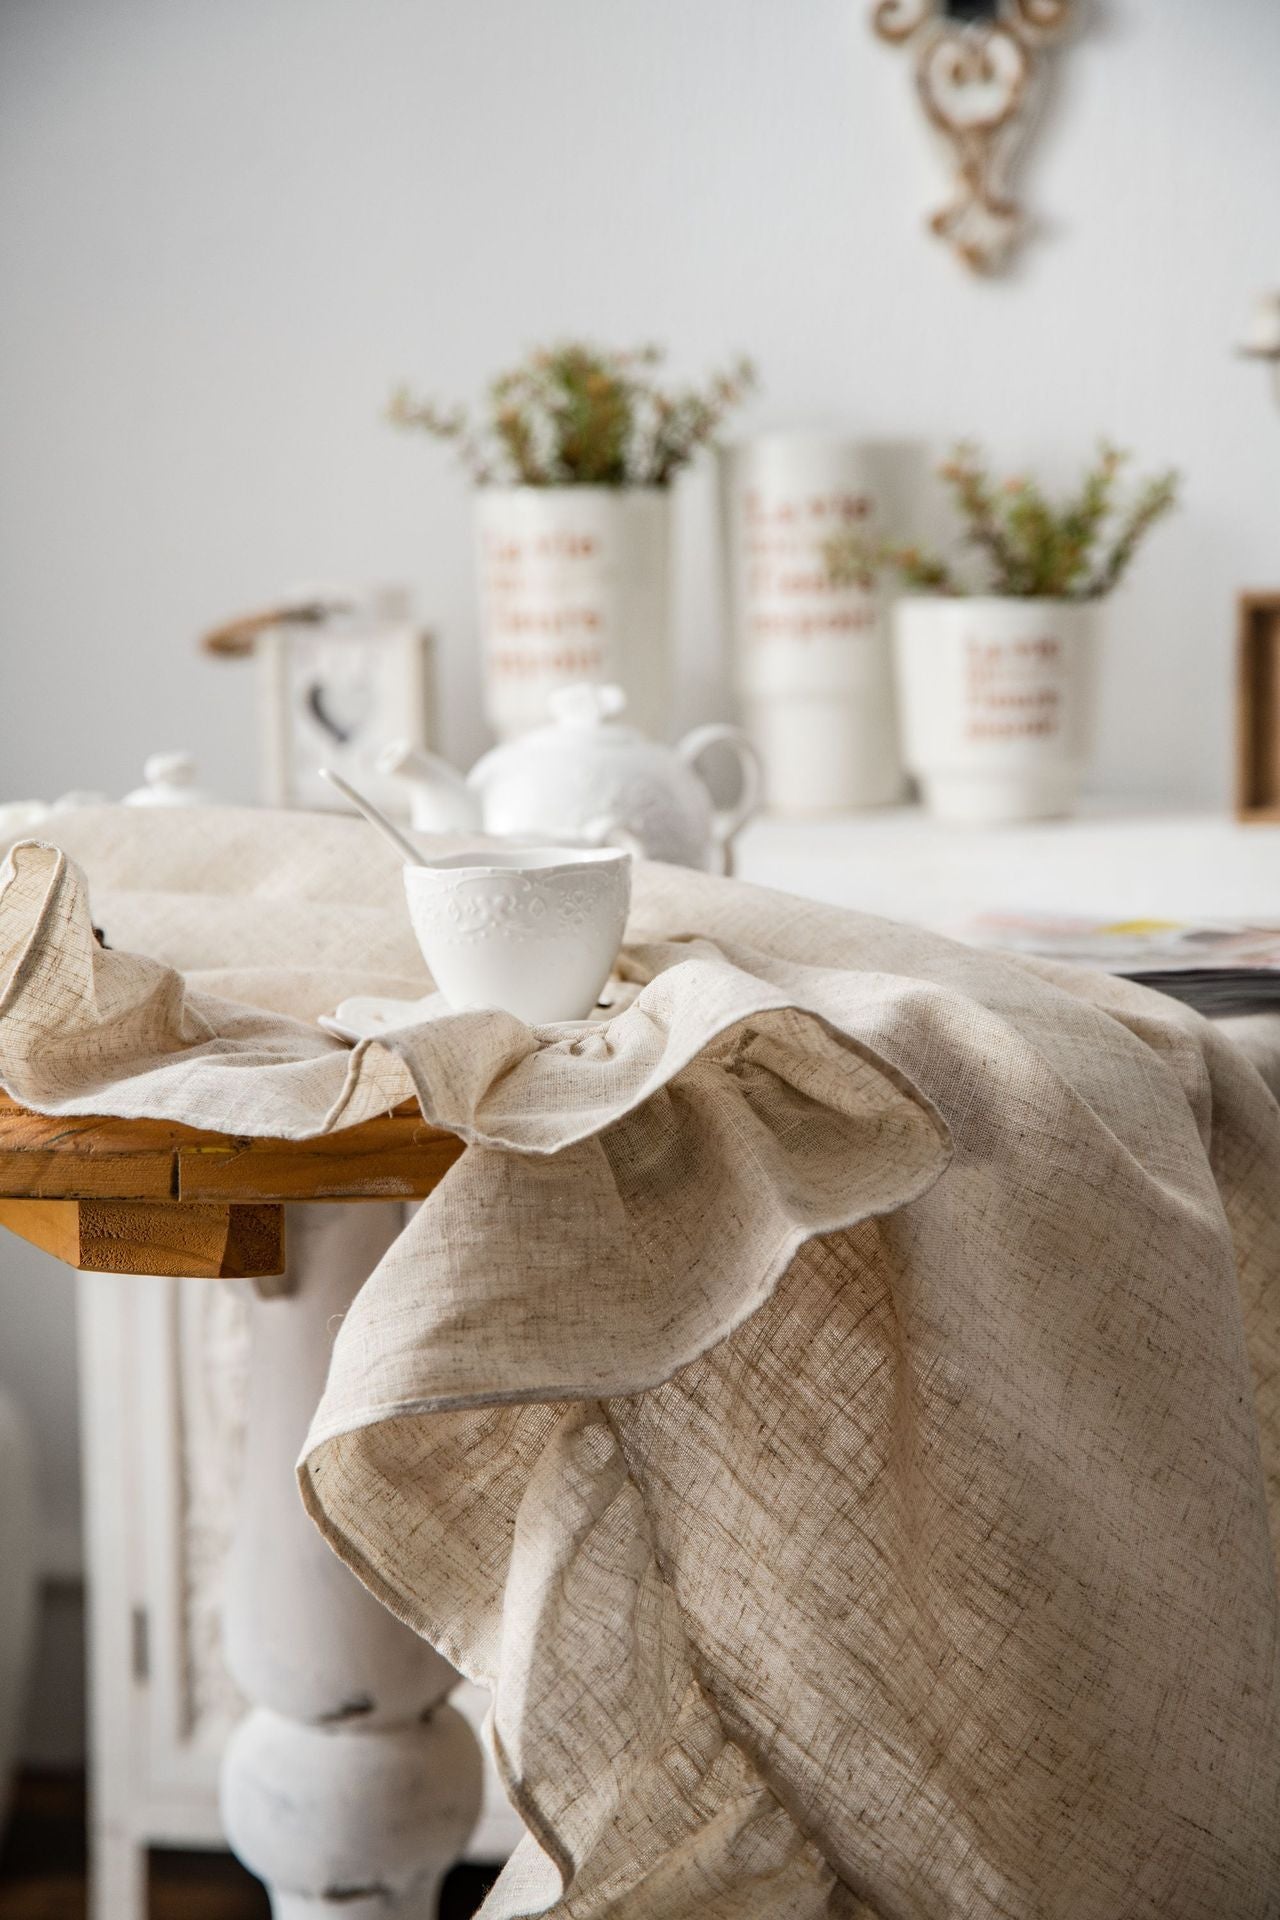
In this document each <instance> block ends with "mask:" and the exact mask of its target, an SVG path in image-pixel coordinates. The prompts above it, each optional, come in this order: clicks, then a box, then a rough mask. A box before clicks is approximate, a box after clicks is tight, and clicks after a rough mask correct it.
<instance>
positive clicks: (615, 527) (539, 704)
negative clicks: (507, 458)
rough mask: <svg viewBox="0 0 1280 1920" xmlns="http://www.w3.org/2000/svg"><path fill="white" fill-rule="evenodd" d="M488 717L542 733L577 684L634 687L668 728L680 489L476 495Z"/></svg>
mask: <svg viewBox="0 0 1280 1920" xmlns="http://www.w3.org/2000/svg"><path fill="white" fill-rule="evenodd" d="M476 526H477V535H478V548H479V552H478V559H479V573H480V616H481V638H482V644H483V653H484V707H485V714H486V717H487V718H488V720H489V722H490V724H491V725H492V726H493V728H494V730H495V732H496V733H497V734H498V735H499V737H500V738H501V739H509V738H510V737H511V736H512V735H513V734H518V733H523V732H524V731H525V730H526V729H527V728H529V727H536V726H542V725H543V724H544V723H545V722H546V721H547V720H548V719H549V717H550V716H549V711H548V707H547V701H548V699H549V697H550V695H551V694H552V693H554V692H555V691H556V689H557V688H559V687H566V686H571V685H573V683H574V682H575V681H581V680H591V681H596V682H600V681H609V682H613V683H615V684H617V685H619V686H621V687H623V688H624V689H625V691H626V695H627V707H628V713H629V717H630V719H631V720H632V721H633V722H634V723H635V725H636V726H638V727H639V728H641V730H642V731H643V732H645V733H649V734H653V735H655V736H657V737H659V738H662V737H664V736H666V735H667V734H669V732H670V729H671V701H670V654H671V639H670V626H671V620H670V598H671V595H670V579H671V494H670V490H669V489H668V488H665V487H484V488H482V489H481V491H480V492H479V494H478V495H477V497H476Z"/></svg>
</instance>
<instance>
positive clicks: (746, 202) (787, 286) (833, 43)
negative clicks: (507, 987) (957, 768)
mask: <svg viewBox="0 0 1280 1920" xmlns="http://www.w3.org/2000/svg"><path fill="white" fill-rule="evenodd" d="M869 11H870V0H607V4H606V0H25V4H24V3H23V0H9V4H7V5H3V6H0V274H2V275H3V284H2V287H0V421H2V422H3V426H2V428H0V648H2V652H0V797H6V798H7V797H13V796H15V795H19V794H26V793H44V794H49V793H53V792H56V791H58V790H60V789H61V788H64V787H66V786H70V785H79V786H85V785H94V786H101V787H104V788H106V789H108V790H111V791H115V792H118V791H120V790H122V789H123V788H124V787H125V786H127V785H129V784H132V783H133V781H134V779H135V778H136V775H137V770H138V766H139V763H140V761H141V759H142V757H143V755H144V754H145V753H147V752H148V751H149V750H151V749H152V748H154V747H157V746H161V745H184V744H186V745H191V746H193V747H195V748H196V749H197V750H198V751H199V753H200V755H201V757H202V760H203V763H204V769H205V773H206V775H207V778H208V780H209V782H210V784H212V785H214V786H216V787H217V788H219V789H220V790H221V791H222V792H224V793H226V794H227V795H230V796H248V795H249V794H251V793H252V791H253V783H254V774H253V740H252V729H251V726H250V724H249V722H248V716H247V701H248V692H249V689H248V685H247V680H246V677H244V676H243V675H242V674H241V672H240V671H238V670H237V669H235V668H232V667H227V666H221V667H219V666H214V665H211V664H209V663H206V662H203V661H201V660H200V659H199V658H198V657H197V656H196V654H195V652H194V647H193V639H194V636H195V634H196V633H197V632H198V631H199V629H200V628H201V627H202V626H203V625H204V624H206V623H208V622H209V621H211V620H213V619H215V618H217V617H219V616H221V615H224V614H227V613H229V612H231V611H234V610H235V609H237V608H239V607H241V606H243V605H248V604H252V603H253V602H255V601H256V600H258V599H260V598H262V597H264V596H269V595H271V594H272V593H273V592H275V591H276V590H277V588H279V587H281V586H282V585H284V584H286V583H289V582H291V581H293V580H295V579H298V578H300V577H316V576H321V577H324V576H328V577H337V578H351V577H356V578H361V577H364V578H376V577H391V578H396V577H403V578H407V579H410V580H412V581H413V582H414V583H415V585H416V587H417V589H418V591H419V594H420V603H421V606H422V608H423V609H424V611H425V612H426V613H427V614H429V616H430V617H431V618H432V619H433V620H434V621H436V622H437V623H438V626H439V629H440V631H441V633H442V634H443V636H444V641H445V657H444V680H445V687H444V692H445V711H446V719H447V724H448V731H449V734H450V736H451V739H452V742H453V744H454V745H455V747H456V749H457V750H458V751H459V752H461V753H470V752H471V751H472V750H474V749H475V748H477V747H478V746H479V745H480V743H481V732H480V726H479V720H478V713H477V700H476V673H475V664H474V654H473V628H474V613H473V605H472V595H471V582H470V569H469V537H468V519H467V505H466V500H465V495H464V491H463V487H462V484H461V482H460V481H459V480H458V478H457V477H456V476H455V474H454V473H453V472H452V471H451V470H450V468H449V466H448V463H447V461H446V459H445V457H444V456H443V455H442V454H441V453H440V452H438V451H437V450H436V449H434V448H432V447H429V446H427V445H426V444H421V443H418V442H415V441H412V440H408V439H404V438H401V437H397V436H396V435H394V434H392V433H391V432H390V430H388V429H387V428H385V427H384V426H383V425H382V424H381V423H380V420H379V411H380V408H381V405H382V403H383V401H384V398H385V395H386V392H387V390H388V387H389V385H390V383H391V382H392V381H393V380H394V379H396V378H397V377H400V376H412V377H414V378H416V379H417V380H419V381H421V382H423V383H424V384H426V385H427V386H428V387H430V388H432V389H434V390H435V391H437V392H438V393H439V394H440V395H442V396H446V397H452V396H465V395H468V394H470V393H472V392H474V391H475V390H476V389H477V387H478V386H479V384H480V382H481V381H482V380H483V379H484V378H485V376H486V375H487V374H488V373H489V372H490V371H491V370H492V369H494V368H495V367H496V366H498V365H499V364H501V363H502V362H503V361H504V360H506V359H508V358H509V357H511V356H512V355H514V354H515V353H517V352H518V351H519V350H520V349H521V348H522V347H524V346H525V345H527V344H529V343H531V342H533V341H536V340H538V339H539V338H542V337H548V336H554V335H557V334H560V333H563V332H566V331H569V330H574V331H583V332H586V333H589V334H592V335H596V336H599V337H601V338H602V339H606V340H615V341H618V342H629V341H636V340H641V339H648V338H658V339H662V340H666V341H668V342H670V343H671V345H672V347H673V349H674V350H675V353H676V357H677V360H678V363H679V365H680V367H681V369H682V370H685V371H689V372H693V371H696V370H698V369H699V368H701V367H703V366H706V365H709V364H711V363H714V362H716V361H718V360H720V359H722V358H723V357H724V356H725V355H726V353H728V352H729V351H730V350H733V349H737V348H745V349H749V350H750V351H751V352H752V353H753V354H754V355H755V357H756V358H757V360H758V362H759V364H760V367H761V370H762V374H763V377H764V381H765V390H764V393H763V395H762V398H761V400H760V402H759V404H758V406H757V407H756V408H755V410H754V416H753V417H754V419H755V420H756V421H757V422H759V423H760V424H771V425H777V424H784V423H800V422H803V423H820V422H830V423H834V424H842V425H846V426H848V427H849V428H850V429H852V430H855V431H857V432H859V433H865V434H869V435H875V436H889V437H901V436H907V437H923V438H927V439H928V440H929V441H930V442H935V443H938V444H939V445H940V444H942V443H944V442H945V441H946V440H947V439H948V438H949V437H951V436H953V435H956V434H958V433H960V432H966V431H972V432H976V433H978V434H980V435H982V436H983V437H984V438H985V439H986V440H987V441H988V442H989V443H990V445H991V447H992V448H993V450H994V451H995V453H996V454H997V455H998V457H999V458H1000V459H1001V460H1002V461H1008V462H1011V463H1015V462H1016V463H1019V464H1021V463H1025V462H1031V461H1042V462H1044V463H1045V464H1046V465H1047V466H1048V467H1049V469H1050V470H1051V471H1053V472H1059V471H1066V470H1068V469H1070V467H1071V466H1072V465H1073V464H1075V463H1077V462H1078V461H1079V460H1080V459H1081V458H1082V457H1083V456H1084V455H1085V453H1086V452H1087V451H1088V450H1089V448H1090V446H1091V443H1092V440H1093V437H1094V435H1095V434H1096V433H1097V432H1098V431H1100V430H1105V431H1107V432H1109V433H1110V434H1111V435H1113V436H1115V437H1116V438H1118V439H1119V440H1120V441H1121V442H1123V443H1125V444H1129V445H1132V446H1133V447H1135V448H1136V449H1138V450H1139V451H1140V452H1141V454H1142V455H1143V456H1144V458H1145V459H1146V460H1147V461H1148V462H1151V463H1157V462H1163V461H1166V460H1172V461H1175V462H1177V463H1178V464H1179V465H1180V466H1181V467H1182V468H1183V469H1184V470H1185V473H1186V476H1187V491H1186V506H1185V510H1184V512H1183V513H1182V514H1181V516H1180V518H1179V520H1178V522H1177V524H1176V527H1171V528H1170V529H1168V530H1166V531H1165V532H1163V533H1162V534H1161V535H1160V536H1159V538H1158V543H1156V544H1153V547H1152V549H1151V551H1150V552H1149V553H1148V554H1147V555H1146V556H1145V558H1144V560H1143V562H1142V563H1141V565H1140V568H1139V571H1138V573H1137V575H1136V577H1135V581H1134V585H1133V587H1132V590H1131V591H1130V592H1128V593H1126V594H1125V595H1124V596H1123V597H1122V598H1121V599H1120V600H1119V601H1118V602H1117V603H1116V604H1115V606H1114V608H1113V611H1112V615H1111V618H1110V623H1109V624H1110V631H1109V635H1108V656H1107V678H1106V702H1105V721H1104V728H1103V743H1102V752H1101V756H1100V762H1099V767H1098V782H1099V784H1101V785H1103V786H1105V787H1106V788H1108V789H1110V790H1112V791H1116V790H1132V791H1135V792H1136V791H1145V792H1148V793H1166V794H1177V795H1179V796H1182V797H1186V798H1189V799H1192V800H1196V801H1204V802H1211V803H1218V802H1221V801H1222V800H1223V799H1224V797H1225V795H1226V793H1227V787H1228V765H1229V738H1230V711H1229V709H1230V648H1231V626H1232V597H1233V595H1234V594H1235V592H1236V591H1237V589H1238V588H1240V587H1242V586H1245V585H1266V584H1276V583H1277V582H1280V410H1277V409H1276V408H1275V407H1274V406H1273V405H1272V403H1271V401H1270V399H1269V396H1268V391H1267V383H1266V380H1265V377H1264V375H1263V373H1262V371H1261V370H1260V369H1259V368H1257V367H1255V366H1252V365H1248V364H1243V363H1240V362H1238V361H1236V360H1234V359H1233V358H1232V356H1231V353H1230V346H1231V343H1232V340H1233V338H1234V337H1235V335H1236V334H1237V333H1238V331H1239V329H1240V327H1241V325H1242V323H1243V318H1244V315H1245V312H1246V309H1247V306H1248V303H1249V300H1250V298H1251V296H1252V294H1253V292H1254V290H1255V289H1256V288H1258V287H1260V286H1265V285H1267V284H1268V283H1272V282H1275V281H1278V280H1280V191H1277V182H1280V6H1277V5H1276V4H1275V0H1230V3H1229V4H1228V3H1226V0H1219V4H1216V5H1205V4H1204V0H1101V4H1100V5H1099V6H1098V7H1096V8H1095V10H1094V13H1095V17H1094V21H1093V24H1092V25H1091V26H1090V28H1089V30H1088V31H1087V32H1086V33H1085V34H1083V35H1082V37H1081V39H1080V42H1079V44H1078V45H1077V46H1075V47H1074V48H1072V49H1070V50H1069V51H1068V53H1067V54H1066V56H1065V58H1064V59H1063V61H1062V65H1061V72H1060V80H1061V84H1060V86H1059V89H1058V97H1057V99H1056V102H1055V103H1054V106H1053V109H1052V111H1051V113H1050V114H1049V116H1048V118H1047V121H1046V125H1045V127H1044V129H1043V137H1042V139H1041V141H1040V143H1039V145H1038V147H1037V149H1036V151H1035V154H1034V156H1033V164H1032V165H1031V167H1030V169H1029V172H1028V175H1027V187H1028V193H1029V196H1030V198H1031V199H1032V201H1033V203H1034V205H1035V207H1036V208H1038V209H1039V210H1040V211H1041V212H1042V214H1043V216H1044V223H1045V232H1044V235H1043V237H1042V238H1041V239H1040V241H1039V242H1038V243H1037V244H1036V245H1035V246H1033V247H1032V248H1031V249H1029V251H1028V252H1027V254H1026V255H1025V257H1024V262H1023V265H1022V266H1021V267H1020V268H1019V270H1018V271H1017V273H1016V274H1015V275H1014V276H1013V277H1012V278H1011V279H1008V280H1005V281H1001V282H998V283H995V284H982V283H975V282H974V281H972V280H970V279H967V278H965V277H964V276H963V274H962V272H961V270H960V269H959V268H958V267H957V265H956V264H955V263H954V262H953V261H952V260H951V259H950V258H949V257H948V256H947V255H946V254H945V253H944V252H943V250H942V249H941V248H940V247H939V246H938V245H937V243H936V242H934V241H932V240H930V239H928V238H926V237H925V235H924V232H923V229H922V219H921V216H922V212H923V209H924V208H925V206H926V205H927V204H928V203H929V200H930V196H931V195H936V194H937V192H938V191H939V188H940V184H941V175H940V173H939V172H938V170H937V169H936V167H935V165H934V160H933V156H932V155H931V153H930V151H929V149H928V148H927V146H926V143H925V139H924V136H923V130H922V128H921V126H920V124H919V121H918V115H917V111H916V108H915V105H914V101H913V99H912V97H911V91H910V84H909V72H908V64H907V61H906V59H905V58H904V56H903V55H902V54H900V53H897V52H895V51H894V50H892V49H890V48H888V47H886V46H884V45H882V44H880V43H878V42H877V41H875V40H874V39H873V38H872V37H871V34H870V32H869V28H868V24H867V17H868V14H869ZM686 507H687V520H688V533H689V536H690V537H689V539H688V541H687V542H686V549H685V556H684V563H683V569H682V588H683V595H684V629H685V641H684V646H685V652H686V657H687V666H688V671H687V680H686V685H687V689H688V691H687V694H686V700H685V706H686V711H687V713H689V714H692V713H693V712H695V711H697V712H706V711H708V710H710V708H711V707H712V706H713V705H714V704H715V698H716V693H715V689H716V681H717V673H718V659H719V647H720V638H719V632H718V627H717V619H718V609H717V601H716V597H715V591H714V586H713V561H712V553H711V551H710V547H709V539H710V528H711V524H712V519H711V513H710V507H709V501H708V499H707V490H706V485H705V482H703V483H701V484H699V483H695V484H694V485H693V487H692V490H691V492H690V493H689V495H688V497H687V499H686ZM3 1258H4V1259H5V1260H6V1261H8V1262H9V1271H10V1274H11V1276H12V1277H11V1279H10V1282H9V1283H8V1284H7V1285H6V1286H5V1289H4V1295H3V1306H4V1310H5V1323H4V1324H5V1355H6V1359H5V1365H4V1368H3V1371H4V1372H5V1373H7V1374H9V1375H15V1374H16V1375H17V1376H19V1384H20V1385H22V1386H23V1387H24V1388H25V1391H26V1392H27V1394H28V1397H29V1398H30V1399H31V1400H32V1401H34V1402H35V1403H36V1404H37V1411H38V1413H39V1415H40V1417H41V1419H42V1425H43V1430H44V1432H45V1434H46V1436H47V1437H48V1440H49V1446H50V1449H51V1450H50V1452H49V1454H48V1473H49V1476H50V1482H49V1485H50V1495H49V1498H50V1505H51V1511H53V1512H55V1513H61V1512H62V1511H64V1510H66V1509H68V1508H69V1507H70V1505H71V1503H72V1501H73V1497H74V1481H73V1465H72V1461H73V1456H72V1453H71V1451H70V1449H69V1448H68V1447H67V1446H66V1444H65V1442H66V1436H67V1434H69V1432H70V1424H69V1423H70V1420H71V1372H70V1367H71V1357H70V1342H69V1337H68V1334H69V1329H68V1319H67V1310H66V1309H67V1298H68V1295H67V1290H66V1288H65V1286H58V1285H55V1284H54V1283H52V1282H49V1283H48V1284H42V1285H41V1286H35V1285H32V1284H31V1276H30V1275H28V1273H27V1272H26V1270H25V1269H23V1270H22V1272H21V1274H20V1275H19V1274H18V1273H17V1271H16V1269H15V1268H14V1266H13V1259H12V1256H11V1255H10V1253H9V1252H7V1251H6V1252H5V1253H4V1255H3ZM19 1279H20V1280H21V1284H18V1282H19ZM59 1446H61V1447H62V1452H61V1453H59V1452H58V1451H57V1448H58V1447H59Z"/></svg>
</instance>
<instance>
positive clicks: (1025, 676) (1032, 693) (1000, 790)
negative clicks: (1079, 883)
mask: <svg viewBox="0 0 1280 1920" xmlns="http://www.w3.org/2000/svg"><path fill="white" fill-rule="evenodd" d="M894 662H895V667H896V672H897V682H898V698H899V705H900V709H901V713H902V722H903V743H904V747H905V752H906V761H907V766H908V768H909V769H910V771H911V772H912V773H913V774H914V775H915V777H916V779H917V780H918V781H919V783H920V789H921V794H922V797H923V799H924V801H925V804H926V806H928V808H929V809H930V811H931V812H932V813H933V814H935V815H936V816H937V818H938V819H940V820H949V821H953V822H955V823H957V824H959V825H966V826H998V825H1000V824H1002V823H1004V822H1006V821H1017V820H1043V819H1050V818H1052V817H1053V816H1055V815H1060V814H1067V813H1070V812H1072V810H1073V809H1074V807H1075V804H1076V800H1077V797H1078V795H1079V791H1080V783H1081V779H1082V777H1083V774H1084V771H1085V768H1086V767H1087V765H1088V761H1089V756H1090V753H1091V751H1092V748H1093V731H1094V707H1095V682H1096V676H1097V637H1096V621H1095V618H1094V609H1093V608H1092V607H1091V606H1087V605H1081V604H1080V603H1079V602H1076V601H1066V600H1012V599H998V598H990V599H985V598H978V597H975V598H972V599H939V598H916V597H914V596H909V597H908V598H906V599H903V600H900V601H899V602H898V604H897V606H896V607H895V609H894Z"/></svg>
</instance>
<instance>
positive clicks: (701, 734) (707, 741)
mask: <svg viewBox="0 0 1280 1920" xmlns="http://www.w3.org/2000/svg"><path fill="white" fill-rule="evenodd" d="M717 746H725V747H730V748H732V750H733V754H734V757H735V759H736V760H737V762H738V779H739V787H738V797H737V799H736V800H735V801H734V803H733V805H732V806H731V807H718V808H717V809H716V811H715V813H713V814H712V816H711V840H712V844H713V845H714V846H715V847H717V848H718V849H719V852H720V858H721V871H722V872H724V873H732V871H733V844H732V843H733V837H734V835H735V834H736V833H738V832H739V831H740V829H741V828H742V827H744V826H745V825H746V823H747V821H748V820H749V819H750V818H751V816H752V814H753V813H756V812H758V811H759V807H760V789H761V787H762V785H763V773H762V769H761V765H760V755H759V754H758V753H757V752H756V750H755V748H754V746H753V745H752V744H751V742H750V740H749V739H748V738H747V736H746V734H745V733H744V732H743V731H742V728H741V727H730V726H726V725H725V724H724V723H723V722H722V721H716V722H714V723H713V724H712V725H711V726H709V727H695V728H694V729H693V732H692V733H686V735H685V737H684V739H683V740H681V741H680V742H679V744H678V745H677V747H676V752H677V753H678V754H679V755H680V758H681V759H682V760H683V761H684V763H685V765H686V766H688V767H691V768H692V769H693V771H694V772H695V773H697V772H698V762H699V760H701V758H702V756H703V754H704V753H705V752H706V751H707V749H708V747H717ZM698 777H699V779H701V777H702V776H701V775H700V774H699V776H698Z"/></svg>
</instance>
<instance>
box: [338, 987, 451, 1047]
mask: <svg viewBox="0 0 1280 1920" xmlns="http://www.w3.org/2000/svg"><path fill="white" fill-rule="evenodd" d="M449 1010H450V1009H449V1003H448V1001H447V1000H446V999H445V997H444V995H443V994H442V993H424V994H423V996H422V998H421V999H420V1000H396V999H392V998H391V997H390V996H386V997H384V996H383V995H381V994H371V993H370V994H359V993H358V994H354V995H353V996H352V998H351V999H350V1000H340V1001H339V1002H338V1005H337V1006H336V1007H335V1008H334V1010H333V1012H332V1013H322V1014H321V1015H320V1018H319V1019H318V1020H317V1022H316V1025H317V1026H320V1027H323V1028H324V1030H325V1032H326V1033H331V1034H332V1035H333V1036H334V1038H335V1040H353V1041H354V1040H374V1039H376V1038H377V1037H378V1035H379V1034H383V1033H390V1032H391V1031H392V1030H393V1029H394V1028H396V1027H416V1026H420V1025H421V1023H422V1022H423V1021H424V1020H439V1019H440V1017H441V1016H442V1015H443V1014H446V1013H448V1012H449Z"/></svg>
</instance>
